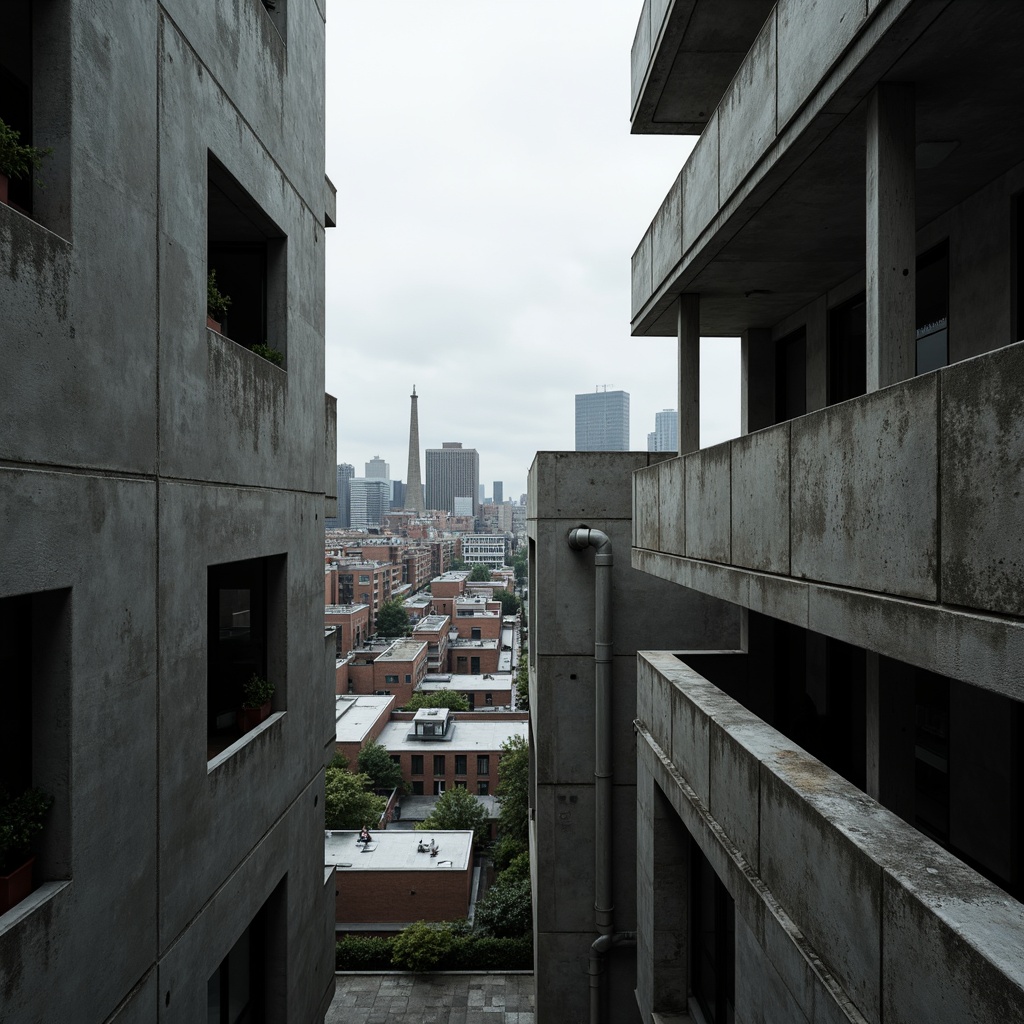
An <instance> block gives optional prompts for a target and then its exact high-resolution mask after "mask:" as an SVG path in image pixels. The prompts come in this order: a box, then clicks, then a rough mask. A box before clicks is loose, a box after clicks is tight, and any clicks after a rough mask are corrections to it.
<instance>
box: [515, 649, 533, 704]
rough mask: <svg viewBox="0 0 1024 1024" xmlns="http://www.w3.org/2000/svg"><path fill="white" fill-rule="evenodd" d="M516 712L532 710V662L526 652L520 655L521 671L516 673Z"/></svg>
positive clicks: (521, 652)
mask: <svg viewBox="0 0 1024 1024" xmlns="http://www.w3.org/2000/svg"><path fill="white" fill-rule="evenodd" d="M516 710H518V711H529V710H530V662H529V657H528V655H527V653H526V651H525V650H523V651H520V653H519V669H518V671H517V672H516Z"/></svg>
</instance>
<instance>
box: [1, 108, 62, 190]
mask: <svg viewBox="0 0 1024 1024" xmlns="http://www.w3.org/2000/svg"><path fill="white" fill-rule="evenodd" d="M52 152H53V150H50V149H36V147H35V146H29V145H26V144H24V143H22V141H21V133H20V132H19V131H18V130H17V129H16V128H12V127H11V126H10V125H9V124H7V122H6V121H4V120H3V119H2V118H0V203H5V204H6V203H7V201H8V200H7V186H8V183H9V181H10V179H11V178H24V177H26V176H27V175H29V174H31V173H32V171H34V170H38V169H39V166H40V165H41V164H42V162H43V158H44V157H47V156H49V155H50V153H52Z"/></svg>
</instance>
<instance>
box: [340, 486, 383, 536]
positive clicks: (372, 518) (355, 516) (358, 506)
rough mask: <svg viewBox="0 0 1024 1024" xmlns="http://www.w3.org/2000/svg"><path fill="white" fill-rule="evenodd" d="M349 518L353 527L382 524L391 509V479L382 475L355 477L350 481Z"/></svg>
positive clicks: (362, 528)
mask: <svg viewBox="0 0 1024 1024" xmlns="http://www.w3.org/2000/svg"><path fill="white" fill-rule="evenodd" d="M349 495H350V497H349V519H350V520H351V523H352V527H353V529H359V530H368V529H370V528H371V527H377V526H380V525H381V524H382V523H383V522H384V516H385V515H386V514H387V513H388V511H390V509H391V481H390V480H385V479H383V478H382V477H365V476H357V477H353V478H352V479H351V480H350V481H349Z"/></svg>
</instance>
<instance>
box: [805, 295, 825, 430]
mask: <svg viewBox="0 0 1024 1024" xmlns="http://www.w3.org/2000/svg"><path fill="white" fill-rule="evenodd" d="M806 331H807V411H808V412H817V411H818V410H819V409H824V408H825V406H826V405H828V309H827V301H826V299H825V296H822V297H821V298H820V299H816V300H815V301H814V303H812V305H811V309H810V312H809V315H808V317H807V324H806Z"/></svg>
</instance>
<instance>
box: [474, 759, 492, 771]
mask: <svg viewBox="0 0 1024 1024" xmlns="http://www.w3.org/2000/svg"><path fill="white" fill-rule="evenodd" d="M476 773H477V775H490V774H491V757H490V755H489V754H479V755H478V756H477V759H476Z"/></svg>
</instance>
